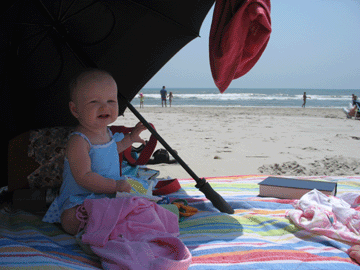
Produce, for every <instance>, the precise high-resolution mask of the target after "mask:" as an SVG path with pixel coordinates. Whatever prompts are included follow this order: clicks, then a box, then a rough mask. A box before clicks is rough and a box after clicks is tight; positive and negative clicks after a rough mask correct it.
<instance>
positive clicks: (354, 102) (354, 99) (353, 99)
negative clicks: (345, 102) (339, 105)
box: [352, 94, 358, 106]
mask: <svg viewBox="0 0 360 270" xmlns="http://www.w3.org/2000/svg"><path fill="white" fill-rule="evenodd" d="M357 98H358V97H357V96H355V94H352V104H353V106H355V105H356V102H357Z"/></svg>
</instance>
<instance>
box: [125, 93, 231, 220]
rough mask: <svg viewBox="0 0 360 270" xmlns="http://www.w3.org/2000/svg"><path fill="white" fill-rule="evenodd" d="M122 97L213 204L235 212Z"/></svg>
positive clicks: (229, 212)
mask: <svg viewBox="0 0 360 270" xmlns="http://www.w3.org/2000/svg"><path fill="white" fill-rule="evenodd" d="M119 96H120V98H121V99H122V100H123V101H125V102H126V105H127V107H128V108H129V109H130V111H131V112H132V113H133V114H134V115H135V116H136V117H137V118H138V119H139V120H140V122H142V123H143V124H144V126H145V127H146V128H147V129H148V130H149V131H150V132H151V134H153V135H154V136H155V138H156V139H157V140H158V141H159V142H160V143H161V144H162V145H163V146H164V147H165V149H166V150H167V151H169V153H170V154H171V155H172V156H173V157H174V158H175V160H176V161H177V162H178V163H179V164H180V165H181V166H182V167H183V168H184V169H185V171H187V172H188V174H189V175H190V176H191V177H192V178H193V179H194V180H195V181H196V185H195V187H196V188H198V189H199V190H200V191H201V192H202V193H204V195H205V197H206V198H207V199H209V200H210V201H211V202H212V204H213V205H214V206H215V207H216V208H217V209H218V210H220V211H221V212H223V213H228V214H233V213H234V210H233V209H232V207H231V206H230V205H229V204H228V203H227V202H226V201H225V200H224V199H223V197H221V195H220V194H219V193H217V192H216V191H215V190H213V188H212V187H211V186H210V184H209V183H208V182H207V181H206V179H205V178H199V177H198V176H197V175H196V174H195V173H194V172H193V171H192V170H191V169H190V168H189V166H188V165H187V164H186V163H185V162H184V161H183V160H182V159H181V158H180V157H179V156H178V154H177V153H176V152H175V151H174V150H173V149H172V148H171V147H170V145H168V143H167V142H166V141H165V140H164V139H163V138H162V137H161V136H160V135H159V133H157V131H156V130H155V129H154V128H153V127H152V126H151V125H150V124H149V123H148V122H147V121H146V120H145V118H144V117H142V115H141V114H140V113H139V112H138V111H137V110H136V109H135V108H134V106H133V105H132V104H131V103H130V102H129V101H128V100H127V99H126V98H125V97H124V96H123V95H122V94H121V93H119Z"/></svg>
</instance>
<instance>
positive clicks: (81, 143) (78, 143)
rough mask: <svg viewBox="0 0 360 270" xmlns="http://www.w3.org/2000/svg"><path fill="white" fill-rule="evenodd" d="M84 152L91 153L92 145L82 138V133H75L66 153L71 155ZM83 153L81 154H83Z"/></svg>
mask: <svg viewBox="0 0 360 270" xmlns="http://www.w3.org/2000/svg"><path fill="white" fill-rule="evenodd" d="M79 150H80V151H81V150H82V151H83V150H86V151H87V152H89V151H90V144H89V141H88V140H87V139H86V138H84V136H81V134H80V133H73V134H72V135H71V136H70V138H69V140H68V142H67V146H66V153H69V152H71V151H79ZM82 151H81V152H82Z"/></svg>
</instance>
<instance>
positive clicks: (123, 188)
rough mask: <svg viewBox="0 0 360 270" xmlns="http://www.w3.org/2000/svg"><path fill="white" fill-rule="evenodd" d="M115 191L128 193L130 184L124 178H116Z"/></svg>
mask: <svg viewBox="0 0 360 270" xmlns="http://www.w3.org/2000/svg"><path fill="white" fill-rule="evenodd" d="M116 191H117V192H127V193H130V191H131V185H130V183H129V182H128V181H126V180H118V181H116Z"/></svg>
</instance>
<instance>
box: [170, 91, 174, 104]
mask: <svg viewBox="0 0 360 270" xmlns="http://www.w3.org/2000/svg"><path fill="white" fill-rule="evenodd" d="M173 97H174V96H173V93H172V92H170V94H169V104H170V107H171V102H172V99H173Z"/></svg>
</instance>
